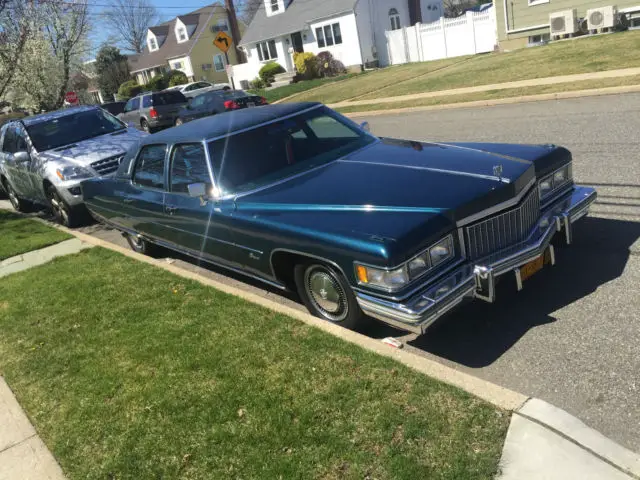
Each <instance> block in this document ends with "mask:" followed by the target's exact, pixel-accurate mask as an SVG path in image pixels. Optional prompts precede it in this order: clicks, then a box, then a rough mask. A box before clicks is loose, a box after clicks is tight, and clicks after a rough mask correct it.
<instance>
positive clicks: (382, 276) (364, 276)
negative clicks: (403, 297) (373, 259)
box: [356, 235, 454, 290]
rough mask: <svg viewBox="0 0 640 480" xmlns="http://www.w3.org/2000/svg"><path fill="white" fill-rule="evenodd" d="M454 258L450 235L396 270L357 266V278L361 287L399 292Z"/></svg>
mask: <svg viewBox="0 0 640 480" xmlns="http://www.w3.org/2000/svg"><path fill="white" fill-rule="evenodd" d="M453 256H454V251H453V238H452V237H451V235H448V236H446V237H445V238H443V239H442V240H440V241H439V242H438V243H436V244H434V245H432V246H431V247H429V249H427V250H426V251H424V252H422V253H421V254H420V255H417V256H415V257H413V258H412V259H411V260H409V261H408V262H406V263H404V264H403V265H401V266H400V267H399V268H396V269H395V270H385V269H382V268H376V267H369V266H367V265H358V264H356V278H357V279H358V283H360V284H361V285H370V286H372V287H378V288H383V289H385V290H398V289H399V288H401V287H403V286H405V285H406V284H408V283H409V282H410V281H411V280H415V279H416V278H418V277H419V276H421V275H423V274H424V273H425V272H427V271H428V270H430V269H431V268H434V267H435V266H437V265H440V264H441V263H443V262H445V261H446V260H448V259H450V258H452V257H453Z"/></svg>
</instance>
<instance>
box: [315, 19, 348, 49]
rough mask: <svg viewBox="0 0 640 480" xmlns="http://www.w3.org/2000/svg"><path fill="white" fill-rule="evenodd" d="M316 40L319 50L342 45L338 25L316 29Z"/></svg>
mask: <svg viewBox="0 0 640 480" xmlns="http://www.w3.org/2000/svg"><path fill="white" fill-rule="evenodd" d="M316 39H317V40H318V47H320V48H323V47H330V46H332V45H340V44H341V43H342V32H341V31H340V24H339V23H334V24H333V25H325V26H324V27H318V28H316Z"/></svg>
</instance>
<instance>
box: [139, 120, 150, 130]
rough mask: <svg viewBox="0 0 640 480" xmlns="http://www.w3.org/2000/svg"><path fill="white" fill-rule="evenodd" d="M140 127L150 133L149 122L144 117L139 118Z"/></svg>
mask: <svg viewBox="0 0 640 480" xmlns="http://www.w3.org/2000/svg"><path fill="white" fill-rule="evenodd" d="M140 127H142V130H144V131H145V132H147V133H151V127H149V122H147V121H146V120H145V119H144V118H143V119H142V120H140Z"/></svg>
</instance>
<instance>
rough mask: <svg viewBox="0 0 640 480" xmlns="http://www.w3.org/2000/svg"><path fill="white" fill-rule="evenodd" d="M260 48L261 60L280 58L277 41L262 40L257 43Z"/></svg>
mask: <svg viewBox="0 0 640 480" xmlns="http://www.w3.org/2000/svg"><path fill="white" fill-rule="evenodd" d="M256 47H257V49H258V58H259V59H260V61H261V62H263V61H265V60H273V59H274V58H278V51H277V50H276V41H275V40H269V41H268V42H260V43H258V44H257V45H256Z"/></svg>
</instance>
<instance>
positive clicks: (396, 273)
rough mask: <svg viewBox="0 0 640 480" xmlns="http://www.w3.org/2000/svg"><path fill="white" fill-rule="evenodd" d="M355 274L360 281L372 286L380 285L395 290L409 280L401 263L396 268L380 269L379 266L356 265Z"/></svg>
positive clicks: (404, 266)
mask: <svg viewBox="0 0 640 480" xmlns="http://www.w3.org/2000/svg"><path fill="white" fill-rule="evenodd" d="M356 274H357V276H358V281H359V282H360V283H362V284H365V285H371V286H374V287H382V288H384V289H388V290H397V289H398V288H401V287H403V286H405V285H406V284H407V283H408V282H409V274H408V273H407V266H406V265H403V266H402V267H400V268H398V269H396V270H382V269H379V268H374V267H366V266H364V265H357V266H356Z"/></svg>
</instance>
